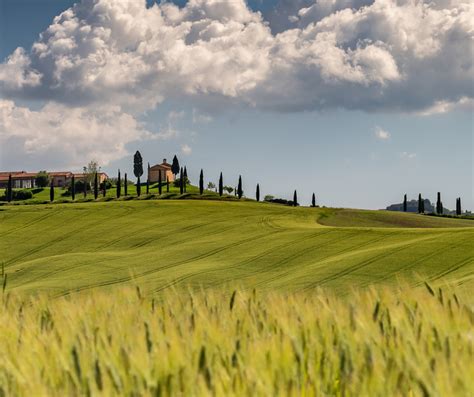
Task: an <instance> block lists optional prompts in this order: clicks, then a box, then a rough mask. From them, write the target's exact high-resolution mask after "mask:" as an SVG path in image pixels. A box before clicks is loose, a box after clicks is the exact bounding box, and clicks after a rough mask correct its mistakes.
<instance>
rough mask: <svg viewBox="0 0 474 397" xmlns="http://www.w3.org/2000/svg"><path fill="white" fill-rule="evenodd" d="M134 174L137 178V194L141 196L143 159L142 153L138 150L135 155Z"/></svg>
mask: <svg viewBox="0 0 474 397" xmlns="http://www.w3.org/2000/svg"><path fill="white" fill-rule="evenodd" d="M133 174H134V175H135V177H136V178H137V196H138V197H140V194H141V190H142V186H141V182H140V177H141V176H142V175H143V159H142V155H141V153H140V152H139V151H138V150H137V151H136V152H135V155H134V156H133Z"/></svg>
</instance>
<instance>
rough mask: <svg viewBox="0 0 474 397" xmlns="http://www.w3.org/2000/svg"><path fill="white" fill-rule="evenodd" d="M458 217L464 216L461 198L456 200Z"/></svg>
mask: <svg viewBox="0 0 474 397" xmlns="http://www.w3.org/2000/svg"><path fill="white" fill-rule="evenodd" d="M456 215H458V216H459V215H462V207H461V197H458V198H457V200H456Z"/></svg>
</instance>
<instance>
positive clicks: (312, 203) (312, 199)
mask: <svg viewBox="0 0 474 397" xmlns="http://www.w3.org/2000/svg"><path fill="white" fill-rule="evenodd" d="M311 207H316V195H315V194H314V193H313V197H311Z"/></svg>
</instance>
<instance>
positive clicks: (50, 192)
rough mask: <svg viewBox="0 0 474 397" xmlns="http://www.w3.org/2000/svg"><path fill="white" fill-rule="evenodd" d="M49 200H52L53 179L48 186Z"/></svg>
mask: <svg viewBox="0 0 474 397" xmlns="http://www.w3.org/2000/svg"><path fill="white" fill-rule="evenodd" d="M49 201H51V202H53V201H54V185H53V180H51V185H50V186H49Z"/></svg>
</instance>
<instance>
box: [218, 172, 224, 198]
mask: <svg viewBox="0 0 474 397" xmlns="http://www.w3.org/2000/svg"><path fill="white" fill-rule="evenodd" d="M223 194H224V179H223V178H222V172H221V175H220V176H219V196H222V195H223Z"/></svg>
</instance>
